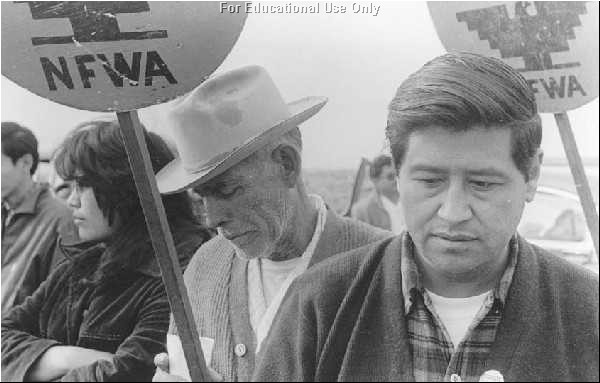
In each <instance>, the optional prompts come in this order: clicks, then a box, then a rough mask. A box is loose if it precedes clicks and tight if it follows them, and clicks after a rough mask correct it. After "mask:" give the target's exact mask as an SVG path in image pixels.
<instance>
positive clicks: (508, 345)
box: [255, 53, 599, 382]
mask: <svg viewBox="0 0 600 383" xmlns="http://www.w3.org/2000/svg"><path fill="white" fill-rule="evenodd" d="M386 135H387V137H388V139H389V141H390V147H391V150H392V155H393V158H394V165H395V167H396V170H397V172H398V181H399V182H398V187H399V192H400V199H401V201H402V203H403V206H404V208H405V215H404V217H405V219H406V225H407V231H406V232H405V233H404V234H403V235H401V236H398V237H396V238H393V239H391V240H384V241H381V242H379V243H376V244H372V245H368V246H365V247H364V248H362V249H358V250H354V251H350V252H347V253H345V254H342V255H339V256H337V257H335V258H333V259H330V260H329V261H328V262H326V263H323V264H321V265H318V266H317V267H315V268H314V269H312V270H309V271H308V273H306V274H304V275H303V276H301V277H300V278H299V279H297V280H296V282H295V285H294V286H293V287H292V288H291V289H290V290H289V293H288V295H287V298H286V300H285V301H284V303H283V304H282V306H281V309H280V315H279V316H278V318H276V320H275V323H274V324H273V328H272V331H271V333H270V336H269V338H268V339H267V341H266V343H265V346H264V351H265V352H264V353H263V354H262V355H260V358H259V361H258V364H257V373H256V375H255V378H256V379H258V380H265V381H273V380H285V381H287V380H290V381H298V380H302V381H332V380H340V381H344V380H353V381H367V380H368V381H372V380H377V381H388V380H392V381H413V380H416V381H453V382H458V381H478V380H479V381H503V379H506V380H507V381H598V379H599V373H598V356H599V355H598V276H597V275H596V274H594V273H592V272H590V271H588V270H586V269H584V268H581V267H580V266H576V265H573V264H571V263H569V262H567V261H565V260H562V259H560V258H559V257H557V256H555V255H552V254H550V253H548V252H547V251H545V250H542V249H540V248H538V247H536V246H534V245H532V244H530V243H528V242H527V241H526V240H524V239H523V238H522V237H520V236H519V235H518V234H517V233H516V229H517V224H518V223H519V220H520V219H521V214H522V212H523V208H524V205H525V203H527V202H530V201H531V200H533V198H534V195H535V191H536V187H537V181H538V178H539V173H540V165H541V161H542V151H541V149H540V144H541V137H542V127H541V122H540V117H539V115H538V113H537V108H536V103H535V98H534V95H533V92H532V91H531V89H530V88H529V86H528V84H527V82H526V80H525V79H524V78H523V77H522V76H521V75H520V74H519V73H518V72H517V71H515V70H513V69H512V68H510V67H509V66H508V65H506V64H504V63H503V62H502V61H500V60H498V59H493V58H487V57H483V56H479V55H475V54H469V53H451V54H446V55H443V56H440V57H438V58H436V59H434V60H432V61H430V62H429V63H427V64H426V65H425V66H423V67H422V68H421V69H420V70H418V71H417V72H416V73H414V74H413V75H411V76H410V77H409V78H408V79H407V80H406V81H404V83H402V85H401V86H400V87H399V88H398V91H397V93H396V96H395V97H394V99H393V100H392V102H391V104H390V107H389V115H388V126H387V129H386ZM290 355H293V356H294V357H293V358H292V357H290ZM480 379H481V380H480Z"/></svg>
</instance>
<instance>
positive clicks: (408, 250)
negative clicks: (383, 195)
mask: <svg viewBox="0 0 600 383" xmlns="http://www.w3.org/2000/svg"><path fill="white" fill-rule="evenodd" d="M402 246H403V247H404V249H403V254H406V255H407V256H406V257H403V258H402V260H401V272H402V285H403V286H402V291H403V294H404V302H405V313H406V316H407V322H408V336H409V339H410V345H411V349H412V359H413V373H414V377H415V380H416V381H418V382H441V381H445V382H448V381H452V382H460V381H475V382H476V381H479V378H480V376H481V375H482V374H483V372H484V368H485V362H486V360H487V357H488V354H489V352H490V349H491V346H492V344H493V343H494V339H495V338H496V330H497V328H498V324H499V323H500V320H501V319H502V313H503V308H504V304H505V300H506V296H507V293H508V289H509V287H510V284H511V282H512V277H513V274H514V271H515V266H516V264H517V253H518V248H517V247H518V246H517V241H516V238H513V239H512V240H511V242H510V245H509V246H510V247H509V250H510V253H509V264H508V266H507V268H506V270H505V271H504V274H503V275H502V277H501V279H500V281H499V282H498V284H497V285H496V287H495V288H494V290H493V293H492V294H489V295H488V296H487V298H486V300H485V302H484V304H483V306H482V307H481V309H480V310H479V312H478V313H477V314H476V316H475V318H474V320H473V322H472V323H471V324H470V326H469V328H468V330H467V334H466V335H465V338H464V339H463V340H462V341H461V343H460V344H459V345H458V347H456V348H455V347H454V345H453V344H452V341H451V340H450V336H449V334H448V331H447V330H446V328H445V327H444V324H443V323H442V321H441V320H440V318H439V316H438V315H437V313H436V312H435V309H434V307H433V304H432V302H431V298H430V296H429V294H427V292H426V291H425V289H424V287H423V285H422V284H421V280H420V276H419V272H418V269H417V265H416V263H415V260H414V245H413V243H412V241H411V239H410V237H409V236H408V235H406V234H405V235H404V238H403V245H402Z"/></svg>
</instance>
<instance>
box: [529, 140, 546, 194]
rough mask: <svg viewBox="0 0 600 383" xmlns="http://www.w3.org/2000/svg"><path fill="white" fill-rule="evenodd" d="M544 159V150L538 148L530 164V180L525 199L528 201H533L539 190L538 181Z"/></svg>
mask: <svg viewBox="0 0 600 383" xmlns="http://www.w3.org/2000/svg"><path fill="white" fill-rule="evenodd" d="M543 160H544V151H543V150H542V149H538V151H537V153H536V154H535V155H534V156H533V158H532V159H531V164H530V166H529V180H528V181H527V184H526V188H527V189H526V191H525V200H526V201H527V202H531V201H533V197H534V196H535V191H536V190H537V186H538V181H539V180H540V172H541V168H542V162H543Z"/></svg>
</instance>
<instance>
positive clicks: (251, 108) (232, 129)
mask: <svg viewBox="0 0 600 383" xmlns="http://www.w3.org/2000/svg"><path fill="white" fill-rule="evenodd" d="M326 102H327V99H326V98H324V97H306V98H302V99H300V100H297V101H294V102H290V103H286V102H285V101H284V100H283V98H282V97H281V94H280V93H279V90H278V89H277V87H276V86H275V84H274V83H273V80H272V79H271V77H270V76H269V74H268V73H267V71H266V70H265V69H264V68H262V67H259V66H247V67H243V68H240V69H236V70H233V71H230V72H227V73H224V74H222V75H220V76H216V77H214V78H211V79H208V80H206V81H205V82H203V83H202V84H201V85H200V86H198V87H197V88H196V89H194V90H193V91H192V92H191V93H190V94H188V95H187V96H186V97H185V98H184V99H183V100H181V101H180V102H179V103H178V104H176V105H175V106H174V108H173V109H172V110H171V111H170V112H169V115H168V123H169V125H170V126H171V127H172V129H173V138H174V141H175V145H176V146H177V150H178V151H179V156H178V157H177V158H176V159H175V160H173V161H172V162H170V163H169V164H167V165H166V166H165V167H164V168H163V169H161V171H160V172H158V174H157V175H156V181H157V183H158V190H159V191H160V192H161V193H163V194H171V193H177V192H180V191H182V190H185V189H187V188H190V187H193V186H197V185H200V184H202V183H205V182H206V181H208V180H210V179H212V178H214V177H215V176H217V175H219V174H221V173H223V172H224V171H226V170H227V169H229V168H231V167H232V166H234V165H235V164H237V163H239V162H240V161H241V160H243V159H245V158H247V157H248V156H250V155H251V154H252V153H254V152H256V151H257V150H258V149H260V148H261V147H263V146H264V145H265V144H267V143H268V142H271V141H272V140H273V139H275V138H277V137H279V136H281V135H282V134H284V133H285V132H287V131H289V130H290V129H292V128H295V127H296V126H298V124H300V123H302V122H304V121H306V120H307V119H309V118H310V117H312V116H313V115H315V113H317V112H318V111H319V110H320V109H321V108H322V107H323V105H325V103H326Z"/></svg>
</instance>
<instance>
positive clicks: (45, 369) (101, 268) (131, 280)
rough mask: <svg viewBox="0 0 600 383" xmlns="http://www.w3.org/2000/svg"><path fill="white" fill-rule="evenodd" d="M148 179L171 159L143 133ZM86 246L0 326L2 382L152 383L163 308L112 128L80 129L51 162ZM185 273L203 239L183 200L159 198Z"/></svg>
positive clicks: (68, 249) (165, 318)
mask: <svg viewBox="0 0 600 383" xmlns="http://www.w3.org/2000/svg"><path fill="white" fill-rule="evenodd" d="M144 135H145V140H146V144H147V148H148V152H149V154H150V160H151V162H152V168H153V169H154V171H158V170H159V169H161V168H162V167H163V166H165V165H166V164H167V163H168V162H170V161H171V160H172V159H173V158H174V157H173V155H172V153H171V152H170V151H169V149H168V148H167V146H166V145H165V143H164V141H163V140H162V138H160V137H159V136H158V135H156V134H154V133H149V132H147V131H145V129H144ZM55 166H56V169H57V172H58V174H59V176H60V177H61V178H63V179H65V180H67V181H69V182H71V183H72V184H73V188H72V192H71V195H70V196H69V198H68V204H69V207H70V208H71V209H72V210H73V219H74V223H75V226H76V227H77V230H78V235H79V238H80V239H81V241H82V242H79V243H77V244H74V245H67V244H63V243H62V242H60V244H59V249H60V251H61V252H62V255H63V257H64V258H65V260H64V261H63V262H62V263H61V264H60V265H58V266H57V268H56V269H55V270H54V272H53V273H51V274H50V276H49V277H48V279H47V280H46V281H45V282H43V283H42V284H41V285H40V287H39V288H38V289H37V290H36V291H35V292H34V293H33V295H32V296H30V297H29V298H27V299H26V300H25V301H24V302H23V303H22V304H21V305H19V306H15V307H14V308H13V309H12V310H11V311H9V312H8V313H7V314H6V315H5V316H4V317H3V319H2V380H5V381H32V380H33V381H52V380H63V381H144V380H146V381H149V380H150V379H151V378H152V374H153V372H154V365H153V362H152V359H153V357H154V355H155V354H157V353H160V352H162V351H164V349H165V343H166V333H167V330H168V326H169V303H168V301H167V296H166V291H165V288H164V286H163V281H162V278H161V273H160V269H159V267H158V263H157V261H156V259H155V254H154V250H153V247H152V243H151V240H150V236H149V233H148V229H147V227H146V223H145V218H144V214H143V211H142V207H141V204H140V200H139V197H138V194H137V190H136V187H135V183H134V180H133V174H132V170H131V168H130V166H129V161H128V157H127V153H126V151H125V145H124V142H123V139H122V136H121V132H120V128H119V125H118V122H116V121H113V120H108V121H104V120H94V121H89V122H85V123H83V124H81V125H80V126H79V127H78V128H77V129H76V130H75V131H74V132H73V133H72V134H71V135H70V136H69V137H67V139H66V140H65V142H64V143H63V144H62V145H61V146H60V148H59V151H58V152H57V155H56V157H55ZM163 203H164V206H165V211H166V214H167V218H168V220H169V224H170V228H171V231H172V233H173V239H174V242H175V247H176V249H177V253H178V256H179V260H180V263H181V265H182V266H185V265H187V262H188V261H189V259H190V258H191V256H192V254H193V253H194V252H195V251H196V249H198V247H200V245H201V244H202V243H204V242H205V241H206V240H208V239H209V234H208V232H207V231H206V229H205V228H203V227H202V226H200V225H199V224H197V222H196V220H195V218H194V216H193V215H192V209H191V205H190V201H189V197H188V195H187V194H186V193H176V194H173V195H169V196H164V197H163Z"/></svg>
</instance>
